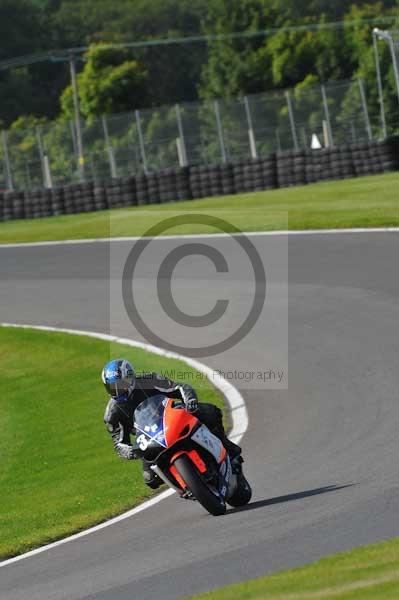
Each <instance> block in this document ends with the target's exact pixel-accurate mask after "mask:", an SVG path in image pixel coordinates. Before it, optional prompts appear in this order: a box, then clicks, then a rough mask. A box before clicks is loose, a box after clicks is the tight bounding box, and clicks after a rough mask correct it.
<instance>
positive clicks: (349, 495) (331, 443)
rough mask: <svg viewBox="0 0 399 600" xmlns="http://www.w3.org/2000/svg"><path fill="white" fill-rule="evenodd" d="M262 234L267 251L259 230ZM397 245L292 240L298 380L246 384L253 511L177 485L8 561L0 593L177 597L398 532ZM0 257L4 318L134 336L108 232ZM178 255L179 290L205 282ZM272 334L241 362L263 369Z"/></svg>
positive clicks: (356, 237)
mask: <svg viewBox="0 0 399 600" xmlns="http://www.w3.org/2000/svg"><path fill="white" fill-rule="evenodd" d="M253 241H254V243H255V244H256V247H257V249H258V251H259V252H260V253H262V252H263V251H264V248H265V246H264V239H263V238H262V236H258V237H256V240H255V238H254V239H253ZM158 243H165V244H170V242H168V241H165V242H163V241H162V242H161V241H159V242H158ZM225 243H227V242H225V241H224V240H223V239H220V240H218V242H217V244H218V245H219V247H223V244H225ZM269 243H270V242H269ZM398 250H399V236H398V235H397V234H395V233H376V232H375V233H370V234H368V233H362V234H354V233H352V234H349V233H341V234H337V235H334V236H329V235H322V234H320V235H312V236H303V237H302V236H295V237H292V238H289V267H290V271H289V286H290V294H289V360H290V363H289V368H290V373H289V389H288V390H275V391H268V392H261V391H260V390H252V391H251V390H246V389H245V387H244V388H243V389H242V390H241V391H242V393H243V394H244V397H245V399H246V403H247V408H248V412H249V422H250V426H249V431H248V434H247V435H246V437H245V439H244V452H245V455H246V457H247V474H248V476H249V478H250V479H251V480H252V481H253V482H254V491H255V495H254V499H253V503H252V504H251V505H250V506H249V507H248V509H247V510H240V511H231V512H230V513H229V514H227V515H226V516H225V517H223V518H221V519H212V518H210V517H207V516H206V515H203V514H201V513H200V512H199V511H198V507H197V506H195V505H191V504H188V503H180V502H178V501H177V499H176V498H173V497H171V498H169V499H166V500H165V501H163V502H162V503H160V504H159V505H157V506H155V507H153V508H152V509H150V510H149V511H146V512H145V513H143V514H142V515H141V516H140V517H139V518H137V517H136V518H134V517H133V518H132V520H131V522H129V521H125V522H124V523H121V524H116V525H115V526H112V528H109V529H108V530H104V531H99V532H98V533H95V534H93V535H92V536H90V537H87V538H84V539H81V540H77V541H76V542H71V543H69V544H67V545H64V546H61V547H58V548H55V549H53V550H51V551H49V552H48V553H44V554H41V555H38V556H36V557H33V558H30V559H27V560H25V561H22V562H21V563H16V564H15V565H10V566H7V567H4V568H3V569H2V572H1V579H0V597H1V598H2V599H3V598H4V599H8V598H13V600H22V599H23V600H25V599H27V598H29V599H30V600H36V599H37V600H39V599H40V600H47V599H50V598H51V600H58V599H64V598H65V599H66V598H68V599H70V600H75V599H76V600H77V599H80V600H82V599H85V600H89V599H91V598H92V599H94V598H95V599H96V600H108V599H111V598H112V599H116V600H125V599H126V600H127V599H129V600H131V598H132V597H141V598H143V599H147V598H148V599H154V598H163V599H164V600H172V599H176V598H181V597H184V596H186V595H188V594H192V593H195V592H199V591H205V590H208V589H212V588H214V587H217V586H220V585H224V584H226V583H231V582H234V581H240V580H244V579H247V578H250V577H256V576H259V575H262V574H264V573H267V572H271V571H274V570H278V569H282V568H287V567H291V566H295V565H299V564H303V563H305V562H309V561H311V560H314V559H316V558H318V557H320V556H323V555H326V554H329V553H332V552H336V551H339V550H343V549H348V548H351V547H354V546H357V545H360V544H364V543H369V542H373V541H377V540H381V539H386V538H390V537H392V536H395V535H399V518H398V517H399V494H398V490H399V485H398V481H399V466H398V462H397V456H398V453H399V436H398V435H397V432H398V429H399V404H398V399H397V389H398V383H399V375H398V368H397V364H398V356H399V341H398V339H399V338H398V323H399V305H398V298H399V280H398V278H397V267H396V257H397V256H398ZM0 257H1V262H0V276H1V281H2V286H1V291H0V321H9V322H10V321H11V322H12V321H14V322H15V321H20V322H28V323H32V324H48V325H53V326H61V327H70V328H80V329H86V330H98V331H101V330H102V331H104V332H105V333H108V330H109V324H110V323H111V324H112V333H114V334H115V335H122V336H123V335H124V334H125V333H126V332H125V328H126V323H124V322H123V320H120V321H119V322H118V317H117V316H115V315H112V314H111V315H110V302H109V298H108V297H107V294H106V293H104V285H105V282H106V281H107V278H108V276H109V273H105V272H104V264H108V261H109V247H108V245H106V244H104V243H102V244H91V245H86V246H83V245H81V246H78V245H76V246H74V245H68V246H57V247H37V248H29V249H27V248H19V249H11V248H8V249H7V248H4V249H1V248H0ZM237 260H239V258H237ZM181 268H182V269H183V272H182V278H181V279H182V284H181V288H180V293H181V294H182V295H184V293H185V291H186V293H187V294H188V293H189V291H188V290H190V289H194V291H195V289H196V288H195V281H192V277H193V276H192V270H191V269H190V267H189V265H184V264H182V265H181ZM244 280H245V274H243V275H242V280H241V281H240V280H239V278H238V279H237V281H236V289H235V288H234V286H233V287H232V291H234V290H235V291H236V294H237V296H239V294H240V293H241V292H242V289H243V282H244ZM140 283H141V285H143V286H144V287H145V285H146V281H145V278H144V279H141V280H140ZM112 306H113V305H112V302H111V308H112ZM154 326H161V323H160V322H158V321H157V317H156V316H154ZM262 342H263V340H262V339H259V341H258V345H257V344H256V343H254V344H253V348H252V351H251V352H250V353H249V352H248V351H247V352H245V355H241V356H237V357H236V360H237V364H241V365H242V367H243V368H244V367H248V368H249V367H254V366H256V365H257V364H259V366H261V362H262V350H263V346H262Z"/></svg>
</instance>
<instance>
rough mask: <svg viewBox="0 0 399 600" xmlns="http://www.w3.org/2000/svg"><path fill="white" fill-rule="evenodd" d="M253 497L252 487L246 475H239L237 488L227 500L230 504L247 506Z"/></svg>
mask: <svg viewBox="0 0 399 600" xmlns="http://www.w3.org/2000/svg"><path fill="white" fill-rule="evenodd" d="M251 498H252V489H251V486H250V485H249V483H248V481H247V480H246V479H245V477H244V475H242V474H241V475H239V479H238V486H237V490H236V491H235V492H234V494H233V495H232V496H231V498H229V499H228V500H227V502H228V503H229V504H230V506H234V507H236V506H245V504H248V502H249V501H250V500H251Z"/></svg>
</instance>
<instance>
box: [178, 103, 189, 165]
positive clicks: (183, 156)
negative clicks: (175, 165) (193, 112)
mask: <svg viewBox="0 0 399 600" xmlns="http://www.w3.org/2000/svg"><path fill="white" fill-rule="evenodd" d="M175 109H176V120H177V129H178V130H179V140H180V142H179V143H178V151H179V162H180V166H181V167H186V166H187V165H188V160H187V149H186V140H185V137H184V129H183V121H182V118H181V112H180V106H179V105H178V104H176V107H175Z"/></svg>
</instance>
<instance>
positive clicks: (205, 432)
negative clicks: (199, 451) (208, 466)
mask: <svg viewBox="0 0 399 600" xmlns="http://www.w3.org/2000/svg"><path fill="white" fill-rule="evenodd" d="M191 439H192V440H193V441H194V442H196V443H197V444H198V445H199V446H202V448H205V450H207V451H208V452H210V454H212V456H213V457H214V458H215V459H216V461H217V463H218V464H220V463H222V462H223V460H224V459H225V458H226V454H227V453H226V449H225V447H224V446H223V444H222V442H221V441H220V440H219V438H218V437H216V435H214V434H213V433H212V432H211V431H209V429H208V427H206V425H201V426H200V427H198V429H197V430H196V431H195V432H194V433H193V434H192V436H191Z"/></svg>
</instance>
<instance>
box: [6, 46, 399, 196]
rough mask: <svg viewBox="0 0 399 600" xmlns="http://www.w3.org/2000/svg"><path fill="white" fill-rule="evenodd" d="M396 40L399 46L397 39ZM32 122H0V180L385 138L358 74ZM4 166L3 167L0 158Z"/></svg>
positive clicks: (58, 181)
mask: <svg viewBox="0 0 399 600" xmlns="http://www.w3.org/2000/svg"><path fill="white" fill-rule="evenodd" d="M398 48H399V46H398ZM77 135H79V132H77V131H76V128H75V126H74V124H73V123H72V122H56V123H50V124H46V125H42V126H39V127H36V129H32V130H25V131H21V130H10V131H8V132H2V137H1V143H0V165H1V166H0V189H11V190H13V189H15V190H32V189H38V188H43V187H46V188H52V187H57V186H60V185H65V184H69V183H76V182H79V181H91V182H94V183H98V182H102V181H108V180H110V179H116V178H121V177H128V176H130V175H135V174H136V175H137V174H140V173H148V172H151V171H158V170H161V169H168V168H175V167H177V166H186V165H209V164H218V163H221V164H223V163H230V162H235V161H240V160H247V159H251V158H252V159H256V158H261V157H266V156H268V155H270V154H273V153H275V152H284V151H288V150H301V149H303V150H304V149H309V148H311V147H313V148H321V147H334V146H339V145H341V144H346V143H352V142H353V143H360V142H365V141H371V140H373V139H383V138H384V137H385V136H386V130H385V131H384V128H383V127H382V124H381V116H380V114H369V109H368V103H367V94H366V90H365V86H364V84H363V81H362V80H360V79H356V80H351V81H338V82H330V83H329V84H328V85H325V86H320V85H311V86H310V85H308V86H302V87H301V86H298V87H297V88H296V89H294V90H289V91H276V92H271V93H263V94H256V95H251V96H246V97H243V98H237V99H233V100H225V99H224V100H215V101H209V102H191V103H183V104H179V105H172V106H162V107H159V108H151V109H146V110H140V111H132V112H129V113H124V114H114V115H107V116H103V117H102V118H100V119H97V120H95V121H92V122H86V123H84V122H82V124H81V137H82V139H81V141H82V146H83V154H84V161H79V158H78V157H79V152H78V146H79V144H78V139H77ZM1 167H2V168H1Z"/></svg>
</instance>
